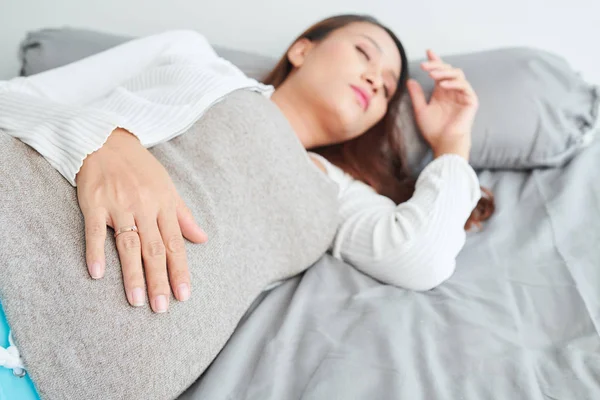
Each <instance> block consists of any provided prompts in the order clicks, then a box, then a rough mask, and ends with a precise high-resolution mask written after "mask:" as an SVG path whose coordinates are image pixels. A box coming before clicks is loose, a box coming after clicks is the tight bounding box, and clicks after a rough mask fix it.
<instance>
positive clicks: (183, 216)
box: [177, 199, 208, 243]
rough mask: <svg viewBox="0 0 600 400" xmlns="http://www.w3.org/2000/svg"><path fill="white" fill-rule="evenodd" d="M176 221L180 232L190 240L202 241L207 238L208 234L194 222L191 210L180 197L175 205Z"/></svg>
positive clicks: (194, 241)
mask: <svg viewBox="0 0 600 400" xmlns="http://www.w3.org/2000/svg"><path fill="white" fill-rule="evenodd" d="M177 221H178V222H179V228H180V229H181V234H182V235H183V236H184V237H185V238H186V239H187V240H189V241H190V242H193V243H204V242H206V241H207V240H208V235H207V234H206V232H204V230H202V228H200V226H199V225H198V224H197V223H196V220H194V216H193V214H192V212H191V211H190V209H189V208H188V207H187V206H186V205H185V203H184V202H183V200H181V199H180V200H179V204H178V205H177Z"/></svg>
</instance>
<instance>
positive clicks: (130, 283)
mask: <svg viewBox="0 0 600 400" xmlns="http://www.w3.org/2000/svg"><path fill="white" fill-rule="evenodd" d="M112 220H113V226H114V227H115V232H116V231H118V230H119V229H121V228H127V227H131V226H133V225H135V220H134V218H133V215H132V214H129V213H126V214H125V213H123V214H118V215H115V216H113V217H112ZM116 242H117V251H118V252H119V260H120V261H121V270H122V271H123V283H124V285H125V293H126V295H127V301H129V304H131V305H132V306H135V307H139V306H143V305H144V303H145V302H146V292H145V290H144V271H143V269H142V253H141V244H140V237H139V235H138V233H137V232H123V233H121V234H119V235H118V236H117V237H116Z"/></svg>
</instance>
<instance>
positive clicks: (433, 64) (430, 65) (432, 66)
mask: <svg viewBox="0 0 600 400" xmlns="http://www.w3.org/2000/svg"><path fill="white" fill-rule="evenodd" d="M451 68H453V67H452V65H450V64H446V63H445V62H442V61H423V62H422V63H421V69H423V70H425V71H432V70H436V69H451Z"/></svg>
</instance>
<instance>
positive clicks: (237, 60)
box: [21, 28, 600, 175]
mask: <svg viewBox="0 0 600 400" xmlns="http://www.w3.org/2000/svg"><path fill="white" fill-rule="evenodd" d="M128 39H131V38H126V37H121V36H114V35H110V34H106V33H99V32H94V31H87V30H81V29H69V28H65V29H44V30H41V31H34V32H30V33H29V34H28V35H27V38H26V39H25V40H24V42H23V43H22V46H21V57H22V61H23V70H22V73H23V74H24V75H30V74H34V73H38V72H41V71H44V70H46V69H49V68H53V67H58V66H60V65H64V64H67V63H69V62H72V61H75V60H78V59H80V58H83V57H86V56H88V55H91V54H94V53H97V52H100V51H102V50H106V49H108V48H110V47H112V46H115V45H117V44H119V43H122V42H123V41H126V40H128ZM215 50H216V51H217V53H219V54H220V55H221V56H222V57H224V58H226V59H228V60H229V61H231V62H232V63H233V64H235V65H237V66H238V68H240V69H241V70H242V71H243V72H244V73H246V74H247V75H248V76H250V77H253V78H255V79H259V80H260V79H261V78H262V77H264V76H265V75H266V74H267V73H268V72H269V70H270V69H271V68H272V67H273V66H274V65H275V62H276V60H275V59H272V58H269V57H265V56H261V55H258V54H255V53H248V52H240V51H237V50H230V49H224V48H220V47H218V46H217V47H215ZM443 58H444V59H445V61H447V62H448V63H450V64H452V65H453V66H455V67H458V68H461V69H463V70H464V71H465V74H466V76H467V78H468V79H469V81H470V82H471V84H472V85H473V88H474V89H475V91H476V93H477V94H478V97H479V100H480V107H479V112H478V113H477V117H476V119H475V124H474V128H473V140H472V149H471V159H470V162H471V164H472V165H473V166H474V167H475V168H480V169H484V168H505V169H530V168H538V167H556V166H560V165H562V164H564V163H565V162H567V161H568V160H570V159H571V158H572V157H573V156H574V155H575V154H577V153H578V152H579V151H580V150H581V149H582V148H584V147H585V146H586V145H587V144H588V143H589V142H590V140H591V137H592V135H593V134H594V133H595V132H597V131H598V130H599V129H600V128H599V125H600V117H599V116H598V114H599V108H600V105H599V104H600V90H599V88H598V87H597V86H594V85H590V84H588V83H586V82H585V81H584V80H583V79H582V78H581V77H580V75H579V74H578V73H577V72H576V71H574V70H573V69H572V68H571V67H570V66H569V64H568V63H567V62H566V61H565V60H564V59H562V58H561V57H559V56H557V55H554V54H551V53H548V52H545V51H541V50H537V49H533V48H526V47H519V48H503V49H496V50H490V51H482V52H473V53H469V54H460V55H451V56H445V57H443ZM420 61H422V60H418V61H414V62H411V63H410V65H409V68H410V72H411V76H412V77H413V78H415V79H416V80H418V81H419V82H420V83H421V85H423V86H424V89H425V91H426V94H427V95H428V96H429V94H430V93H431V90H432V89H433V84H432V83H433V81H432V80H431V79H430V78H429V77H428V75H427V74H426V73H425V72H424V71H423V70H421V68H420V66H419V64H420ZM398 124H399V126H400V127H401V132H402V135H403V140H404V141H405V147H406V149H407V156H408V161H409V164H410V166H411V169H412V170H413V172H414V174H415V175H417V174H418V173H419V172H420V171H421V170H422V169H423V167H424V166H425V165H426V164H427V163H428V162H429V161H431V159H432V154H431V150H430V148H429V146H428V145H427V143H426V142H425V141H424V139H423V138H422V136H421V134H420V132H419V130H418V128H417V126H416V124H415V121H414V117H413V111H412V105H411V103H410V98H409V96H408V95H407V96H405V97H404V99H403V101H402V103H401V105H400V115H399V119H398Z"/></svg>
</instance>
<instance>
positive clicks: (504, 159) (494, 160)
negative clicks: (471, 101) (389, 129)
mask: <svg viewBox="0 0 600 400" xmlns="http://www.w3.org/2000/svg"><path fill="white" fill-rule="evenodd" d="M443 59H444V61H445V62H447V63H449V64H451V65H453V66H455V67H457V68H461V69H462V70H463V71H464V72H465V75H466V77H467V79H468V80H469V82H470V83H471V85H472V86H473V88H474V90H475V92H476V93H477V95H478V98H479V101H480V107H479V111H478V113H477V115H476V117H475V122H474V126H473V132H472V135H473V140H472V148H471V157H470V163H471V165H472V166H473V167H475V168H511V169H530V168H538V167H556V166H560V165H562V164H564V163H565V162H567V161H569V160H570V159H571V158H572V157H573V156H574V155H576V154H577V153H578V152H579V151H580V150H581V149H583V148H584V147H586V146H587V145H588V144H589V143H590V141H591V138H592V136H593V135H594V134H595V133H596V132H598V130H599V128H600V117H599V115H598V113H599V109H600V90H599V88H598V87H597V86H594V85H590V84H588V83H586V82H585V81H584V80H583V79H582V78H581V77H580V75H579V74H578V73H577V72H576V71H574V70H573V69H572V68H571V67H570V66H569V64H568V63H567V62H566V60H564V59H563V58H561V57H559V56H557V55H554V54H551V53H548V52H546V51H542V50H537V49H532V48H524V47H520V48H503V49H496V50H490V51H482V52H475V53H469V54H459V55H452V56H446V57H443ZM420 61H422V60H419V61H416V62H413V63H411V65H410V68H411V75H412V77H413V78H414V79H416V80H417V81H419V83H420V84H421V85H422V86H423V87H424V89H425V92H426V95H427V97H428V98H429V96H430V95H431V92H432V90H433V80H432V79H431V78H430V77H429V76H428V74H427V73H426V72H425V71H423V70H422V69H421V68H420V65H419V64H420ZM399 124H400V126H401V128H402V134H403V135H404V136H405V140H406V143H407V148H408V156H409V161H410V163H411V166H412V167H413V170H414V171H415V172H418V171H420V170H421V169H422V168H423V167H424V166H425V165H426V164H427V163H428V162H429V161H430V160H431V158H432V154H431V151H430V149H429V146H428V145H427V144H426V142H425V141H424V139H423V138H422V136H421V134H420V132H419V130H418V128H417V126H416V122H415V120H414V118H413V114H412V104H411V101H410V97H409V96H405V98H404V100H403V102H402V104H401V113H400V117H399Z"/></svg>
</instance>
